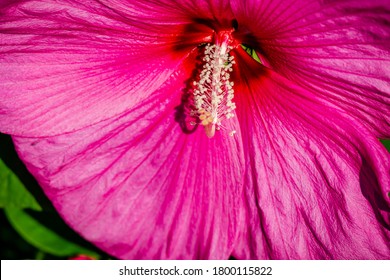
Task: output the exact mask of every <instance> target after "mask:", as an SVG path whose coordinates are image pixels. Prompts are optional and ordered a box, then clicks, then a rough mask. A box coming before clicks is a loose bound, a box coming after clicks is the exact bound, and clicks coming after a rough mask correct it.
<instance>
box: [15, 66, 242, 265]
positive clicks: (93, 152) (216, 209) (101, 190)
mask: <svg viewBox="0 0 390 280" xmlns="http://www.w3.org/2000/svg"><path fill="white" fill-rule="evenodd" d="M191 63H195V62H194V60H191ZM185 76H186V73H185V71H180V72H177V73H175V74H174V75H173V76H172V77H171V78H170V79H169V80H168V81H167V82H166V83H165V84H164V86H163V87H162V88H161V89H160V90H159V91H158V92H156V93H154V94H153V96H151V97H149V98H147V99H145V100H143V101H142V103H141V104H140V105H139V106H138V107H136V108H133V109H132V110H130V111H129V112H127V113H125V114H122V115H121V116H119V117H117V118H111V119H108V120H106V121H103V122H100V123H98V124H95V125H93V126H90V127H87V128H84V129H81V130H78V131H76V132H72V133H68V134H64V135H61V136H55V137H45V138H22V137H14V142H15V144H16V147H17V150H18V152H19V154H20V157H21V158H22V159H23V160H24V162H25V163H26V165H27V166H28V168H29V170H30V171H31V172H32V174H33V175H34V176H35V177H36V178H37V180H38V181H39V183H40V184H41V186H42V187H43V189H44V190H45V192H46V194H47V195H48V197H49V198H50V199H51V201H52V202H53V204H54V206H55V207H56V208H57V210H58V211H59V213H60V214H61V215H62V217H63V218H64V220H65V221H66V222H67V223H68V224H69V225H70V226H71V227H73V228H74V229H75V230H76V231H78V232H79V233H80V234H81V235H82V236H84V237H85V238H86V239H88V240H89V241H91V242H93V243H94V244H95V245H97V246H98V247H100V248H101V249H102V250H104V251H106V252H108V253H109V254H112V255H113V256H115V257H118V258H123V259H193V258H194V259H206V258H211V259H220V258H223V259H226V258H228V257H229V255H230V253H231V251H232V248H233V243H234V241H235V239H236V235H237V230H236V229H237V227H238V216H239V213H238V212H239V209H240V205H239V202H240V194H241V192H242V185H243V183H242V181H241V180H242V176H241V174H242V172H243V170H242V159H243V154H242V148H240V147H241V144H240V142H239V141H238V140H237V139H239V138H234V137H225V136H223V135H222V134H218V135H216V136H215V137H214V138H213V139H211V140H210V139H208V138H207V137H206V134H205V133H204V131H203V129H200V127H199V129H195V130H194V132H193V133H189V134H186V133H183V131H182V129H181V128H180V126H179V124H178V122H176V121H175V107H176V106H178V105H179V104H180V102H181V100H180V98H181V96H180V94H177V93H178V92H180V91H181V89H182V86H181V85H182V83H181V81H182V80H183V79H184V78H185Z"/></svg>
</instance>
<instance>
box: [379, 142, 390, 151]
mask: <svg viewBox="0 0 390 280" xmlns="http://www.w3.org/2000/svg"><path fill="white" fill-rule="evenodd" d="M381 142H382V144H383V145H384V146H385V147H386V149H387V150H388V151H389V152H390V139H382V140H381Z"/></svg>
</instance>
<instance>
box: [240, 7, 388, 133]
mask: <svg viewBox="0 0 390 280" xmlns="http://www.w3.org/2000/svg"><path fill="white" fill-rule="evenodd" d="M233 10H234V13H235V16H236V17H237V20H238V23H239V28H241V31H240V32H241V35H240V36H241V37H242V39H243V40H244V42H245V43H247V44H249V45H252V47H255V48H257V50H258V51H259V52H260V54H261V55H262V56H263V57H265V59H266V61H267V63H268V64H269V66H270V67H271V68H272V69H273V70H275V71H276V72H278V73H280V74H282V75H283V76H284V77H287V78H288V79H290V80H292V81H293V82H294V83H298V84H300V85H301V86H302V87H305V88H306V89H309V90H310V91H312V92H316V95H317V96H318V98H321V99H323V100H324V102H327V103H328V104H329V105H330V106H333V107H337V108H341V109H343V110H344V111H346V112H348V113H349V114H351V115H354V116H355V117H356V118H358V119H360V120H361V121H363V123H364V124H365V125H366V127H367V128H368V129H370V130H371V131H373V132H374V133H375V135H376V136H377V137H383V138H390V134H389V132H390V113H389V112H390V91H389V88H390V76H389V69H390V47H389V46H390V2H389V1H387V0H379V1H378V0H374V1H371V0H365V1H309V0H299V1H271V0H266V1H261V3H259V2H258V1H256V0H253V1H234V5H233ZM247 34H251V36H250V37H249V36H248V35H247Z"/></svg>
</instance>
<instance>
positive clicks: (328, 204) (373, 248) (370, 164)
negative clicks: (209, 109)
mask: <svg viewBox="0 0 390 280" xmlns="http://www.w3.org/2000/svg"><path fill="white" fill-rule="evenodd" d="M242 57H243V58H244V59H245V57H244V56H242ZM242 63H243V61H238V62H237V64H239V65H243V64H242ZM245 63H246V64H247V65H248V66H247V68H242V69H241V70H242V72H241V74H242V76H241V78H242V79H243V80H245V79H248V80H247V81H246V82H245V83H241V84H240V88H239V89H238V91H239V92H240V97H239V99H238V100H237V110H238V118H239V120H240V123H241V131H242V133H243V139H244V140H243V141H244V142H243V143H244V146H245V147H246V148H247V149H246V151H245V152H246V159H247V166H248V169H247V171H246V186H247V187H246V189H245V192H244V196H243V201H244V205H245V208H246V213H245V214H244V215H243V219H244V220H243V222H242V228H243V230H242V233H241V237H240V238H239V239H238V242H237V244H236V247H235V251H234V256H236V257H237V258H264V259H268V258H269V259H388V258H389V257H390V232H389V230H388V229H389V226H390V214H389V213H390V207H389V205H390V196H389V194H390V172H389V170H390V156H389V154H388V153H387V152H386V150H385V149H384V147H383V146H382V145H381V144H380V142H379V141H378V140H377V139H376V138H375V137H374V136H373V135H372V133H371V132H370V131H369V130H367V129H366V128H365V127H364V125H363V124H362V123H361V122H359V121H358V120H356V119H354V118H353V117H350V116H348V115H347V114H345V113H343V112H341V111H339V110H336V109H333V108H329V107H327V105H325V104H323V103H322V102H321V101H320V100H319V99H318V98H317V96H316V95H315V94H313V93H310V92H308V91H306V90H304V89H302V88H300V87H299V86H297V85H294V84H293V83H292V82H290V81H289V80H287V79H285V78H282V77H281V76H279V75H278V74H276V73H275V72H273V71H270V70H267V69H265V68H262V69H261V66H259V64H257V65H255V64H256V62H250V61H245ZM256 68H257V69H256ZM256 75H257V76H258V77H257V80H254V79H253V78H254V77H255V76H256ZM386 227H387V228H386Z"/></svg>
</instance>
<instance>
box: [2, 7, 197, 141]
mask: <svg viewBox="0 0 390 280" xmlns="http://www.w3.org/2000/svg"><path fill="white" fill-rule="evenodd" d="M144 13H145V11H143V10H142V9H141V8H139V9H138V10H137V12H135V11H133V14H131V15H129V14H121V13H119V12H118V11H116V10H114V9H112V8H110V7H107V6H105V5H103V4H101V3H99V2H98V1H89V2H88V3H87V4H85V5H83V4H81V3H80V2H79V1H77V3H76V2H75V1H71V0H67V1H61V2H58V1H54V2H53V1H52V2H50V3H49V2H47V1H22V2H21V3H20V4H19V5H16V4H15V5H12V6H9V7H5V8H4V7H3V8H2V9H1V10H0V41H1V47H0V64H1V67H0V108H1V110H0V131H2V132H4V133H9V134H14V135H20V136H34V137H35V136H47V135H56V134H61V133H64V132H69V131H74V130H77V129H80V128H83V127H85V126H87V125H90V124H93V123H96V122H99V121H101V120H104V119H107V118H110V117H113V116H117V115H119V114H121V113H123V112H124V111H126V110H128V109H130V108H133V107H134V106H136V105H137V104H138V102H140V101H141V100H143V99H145V98H147V97H148V96H149V95H150V94H152V93H153V92H154V91H155V90H156V89H158V88H159V87H160V85H161V84H162V83H163V82H164V81H165V80H166V79H167V77H169V76H170V75H172V73H173V72H174V71H175V70H176V69H177V68H178V67H179V65H181V61H182V60H183V58H185V57H186V56H188V53H189V50H190V49H191V47H192V48H193V47H195V46H196V45H192V46H191V41H190V42H189V43H188V42H187V44H188V45H190V46H188V45H187V47H186V48H181V49H177V50H175V51H173V50H172V48H173V45H174V43H175V40H176V39H175V38H176V36H177V34H178V33H179V32H181V31H182V30H181V29H180V28H179V26H177V25H172V24H173V23H171V25H168V26H162V25H158V24H157V23H155V22H154V21H152V19H149V21H150V22H148V21H147V20H145V21H142V24H141V23H139V19H140V18H141V17H142V15H144ZM176 20H177V21H178V22H179V23H180V22H181V19H180V18H179V19H176ZM171 21H172V22H174V21H175V19H174V18H171ZM157 31H158V33H157ZM156 34H158V35H156Z"/></svg>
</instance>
